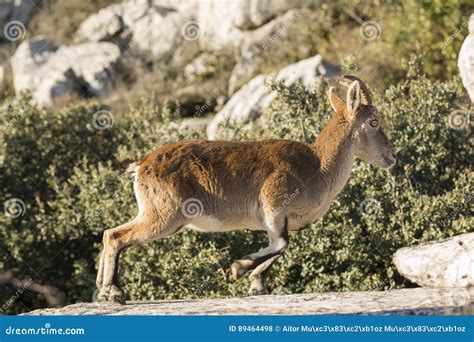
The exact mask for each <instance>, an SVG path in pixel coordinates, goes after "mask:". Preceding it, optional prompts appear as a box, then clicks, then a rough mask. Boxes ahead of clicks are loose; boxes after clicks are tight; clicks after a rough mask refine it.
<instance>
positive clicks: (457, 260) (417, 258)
mask: <svg viewBox="0 0 474 342" xmlns="http://www.w3.org/2000/svg"><path fill="white" fill-rule="evenodd" d="M394 263H395V265H396V266H397V269H398V271H399V272H400V274H402V275H403V276H404V277H406V278H408V279H409V280H410V281H412V282H414V283H416V284H418V285H421V286H426V287H451V286H453V287H456V286H457V287H469V286H471V287H472V286H474V233H468V234H462V235H458V236H454V237H452V238H449V239H447V240H444V241H440V242H433V243H429V244H426V245H420V246H415V247H405V248H402V249H399V250H398V251H397V252H396V253H395V256H394Z"/></svg>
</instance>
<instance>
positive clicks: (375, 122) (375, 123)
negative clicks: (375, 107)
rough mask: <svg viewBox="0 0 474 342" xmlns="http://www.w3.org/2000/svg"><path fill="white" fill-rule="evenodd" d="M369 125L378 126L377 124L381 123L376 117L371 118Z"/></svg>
mask: <svg viewBox="0 0 474 342" xmlns="http://www.w3.org/2000/svg"><path fill="white" fill-rule="evenodd" d="M369 125H370V126H371V127H377V126H378V125H379V121H378V120H376V119H374V120H370V122H369Z"/></svg>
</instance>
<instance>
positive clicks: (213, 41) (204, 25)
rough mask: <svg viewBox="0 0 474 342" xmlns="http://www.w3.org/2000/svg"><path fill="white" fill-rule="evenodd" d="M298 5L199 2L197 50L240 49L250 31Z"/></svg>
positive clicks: (288, 1) (281, 0) (280, 0)
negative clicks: (199, 37) (199, 39)
mask: <svg viewBox="0 0 474 342" xmlns="http://www.w3.org/2000/svg"><path fill="white" fill-rule="evenodd" d="M299 3H300V2H299V1H292V0H244V1H232V2H228V1H220V0H209V1H202V2H200V3H199V6H198V8H197V16H196V17H197V22H198V24H199V26H200V31H201V48H202V49H204V50H219V49H222V48H223V47H240V45H241V43H242V42H243V41H244V40H246V39H248V36H249V35H251V34H252V30H255V29H256V28H258V27H261V26H262V25H264V24H266V23H268V22H269V21H271V20H272V19H273V18H275V17H277V16H278V15H280V14H282V13H284V12H285V11H287V10H289V9H291V8H294V7H297V6H299ZM215 18H219V20H215Z"/></svg>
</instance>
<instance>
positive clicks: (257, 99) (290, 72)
mask: <svg viewBox="0 0 474 342" xmlns="http://www.w3.org/2000/svg"><path fill="white" fill-rule="evenodd" d="M338 72H339V70H338V69H337V68H336V67H335V66H333V65H331V64H330V63H328V62H326V61H324V59H323V58H322V56H321V55H316V56H314V57H311V58H307V59H304V60H302V61H299V62H297V63H294V64H290V65H288V66H286V67H284V68H283V69H281V70H280V71H279V72H278V73H277V74H276V75H275V76H273V75H258V76H256V77H255V78H253V79H252V80H251V81H250V82H249V83H247V84H246V85H245V86H243V87H242V88H241V89H240V90H239V91H237V92H236V93H235V94H234V95H233V96H232V97H231V98H230V99H229V101H228V102H227V103H226V104H225V106H224V107H223V108H222V110H220V111H219V112H218V113H217V114H216V116H215V117H214V118H213V120H212V121H211V122H210V124H209V126H208V127H207V136H208V138H209V139H211V140H214V139H219V127H220V126H221V125H223V126H224V127H225V128H230V127H232V126H233V125H234V124H235V123H246V122H249V121H252V120H255V119H257V118H258V117H259V116H260V115H261V114H262V113H263V112H264V111H265V109H266V108H268V106H269V105H270V103H271V101H272V100H273V99H274V98H275V96H276V93H275V92H274V91H271V90H270V89H269V88H268V86H267V82H268V81H269V80H270V79H271V78H275V79H276V80H283V81H285V83H286V84H287V85H291V84H293V83H294V82H296V81H300V82H301V83H302V84H303V85H304V86H306V87H307V88H311V87H313V86H314V84H315V82H317V79H318V77H319V76H324V77H328V78H329V77H333V76H336V75H338Z"/></svg>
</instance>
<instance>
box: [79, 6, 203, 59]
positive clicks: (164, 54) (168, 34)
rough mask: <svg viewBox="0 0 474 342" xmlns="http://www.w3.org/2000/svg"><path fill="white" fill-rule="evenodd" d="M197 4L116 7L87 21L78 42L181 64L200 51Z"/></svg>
mask: <svg viewBox="0 0 474 342" xmlns="http://www.w3.org/2000/svg"><path fill="white" fill-rule="evenodd" d="M195 6H196V4H195V3H194V2H186V1H166V0H160V1H145V0H134V1H126V2H122V3H119V4H114V5H111V6H108V7H106V8H103V9H102V10H100V11H99V12H98V13H96V14H93V15H91V16H89V17H88V18H87V19H86V20H85V21H83V22H82V23H81V25H80V27H79V29H78V31H77V35H76V41H78V42H97V41H111V42H114V43H119V45H120V44H122V42H123V41H127V42H130V46H131V47H132V48H134V49H137V50H139V51H142V52H146V53H149V54H151V55H152V56H153V57H155V58H157V59H165V60H169V59H173V60H175V61H176V62H180V61H181V60H184V59H185V58H184V57H183V56H182V55H185V57H186V56H188V55H193V54H195V53H196V52H197V51H198V50H199V42H198V39H199V32H197V31H196V30H195V29H196V27H197V26H196V25H194V26H193V23H194V13H195V12H196V10H195Z"/></svg>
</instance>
